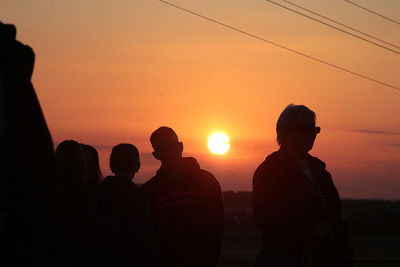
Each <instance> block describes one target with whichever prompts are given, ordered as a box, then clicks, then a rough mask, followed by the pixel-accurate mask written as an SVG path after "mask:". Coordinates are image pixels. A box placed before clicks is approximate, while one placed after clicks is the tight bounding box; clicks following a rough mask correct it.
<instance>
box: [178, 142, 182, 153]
mask: <svg viewBox="0 0 400 267" xmlns="http://www.w3.org/2000/svg"><path fill="white" fill-rule="evenodd" d="M179 150H180V151H181V152H183V143H182V142H179Z"/></svg>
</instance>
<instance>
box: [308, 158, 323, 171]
mask: <svg viewBox="0 0 400 267" xmlns="http://www.w3.org/2000/svg"><path fill="white" fill-rule="evenodd" d="M310 159H311V161H312V163H313V164H315V165H316V166H318V167H320V168H322V169H326V163H325V162H324V161H322V160H320V159H319V158H317V157H314V156H311V155H310Z"/></svg>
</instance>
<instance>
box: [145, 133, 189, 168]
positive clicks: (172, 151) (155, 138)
mask: <svg viewBox="0 0 400 267" xmlns="http://www.w3.org/2000/svg"><path fill="white" fill-rule="evenodd" d="M150 142H151V145H152V147H153V149H154V151H153V156H154V157H155V158H156V159H158V160H160V161H161V163H162V164H163V165H169V166H173V165H175V164H176V163H178V162H179V160H180V159H182V152H183V143H182V142H180V141H179V139H178V136H177V135H176V133H175V131H174V130H172V129H171V128H169V127H165V126H162V127H160V128H158V129H157V130H155V131H154V132H153V133H152V134H151V137H150Z"/></svg>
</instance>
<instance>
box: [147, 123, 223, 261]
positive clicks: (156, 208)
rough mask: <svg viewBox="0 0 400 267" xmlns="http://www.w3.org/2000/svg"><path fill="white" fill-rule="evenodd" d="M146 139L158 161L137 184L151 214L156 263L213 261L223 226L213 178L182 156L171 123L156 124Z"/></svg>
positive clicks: (221, 207)
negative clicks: (147, 177) (149, 174)
mask: <svg viewBox="0 0 400 267" xmlns="http://www.w3.org/2000/svg"><path fill="white" fill-rule="evenodd" d="M150 141H151V144H152V146H153V149H154V152H153V156H154V157H155V158H156V159H158V160H160V161H161V164H162V165H161V168H160V169H159V170H158V171H157V174H156V176H154V177H153V178H151V179H150V180H149V181H147V182H146V183H145V184H144V185H143V188H144V189H145V191H146V192H147V193H148V195H149V197H150V199H151V204H152V210H153V215H154V216H153V220H154V224H155V239H156V248H157V249H156V252H157V254H158V256H159V259H158V265H157V266H215V265H216V263H217V261H218V259H219V257H220V251H221V243H222V238H223V228H224V208H223V198H222V193H221V188H220V185H219V183H218V181H217V180H216V179H215V177H214V176H213V175H212V174H211V173H209V172H207V171H205V170H202V169H200V166H199V164H198V163H197V161H196V159H194V158H183V157H182V151H183V143H182V142H179V140H178V136H177V135H176V133H175V132H174V130H172V129H171V128H168V127H160V128H158V129H157V130H156V131H154V132H153V134H152V135H151V137H150Z"/></svg>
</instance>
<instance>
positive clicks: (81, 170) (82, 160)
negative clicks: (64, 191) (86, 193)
mask: <svg viewBox="0 0 400 267" xmlns="http://www.w3.org/2000/svg"><path fill="white" fill-rule="evenodd" d="M56 159H57V166H58V171H59V174H60V177H61V180H62V183H63V184H64V185H65V186H69V185H71V186H75V185H77V184H84V183H86V156H85V153H84V152H83V149H82V146H81V145H80V144H79V143H78V142H76V141H74V140H65V141H63V142H61V143H60V144H59V145H58V146H57V149H56Z"/></svg>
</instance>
